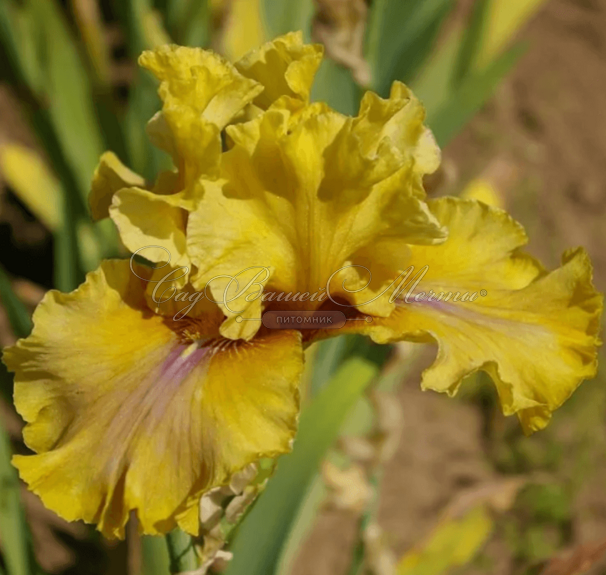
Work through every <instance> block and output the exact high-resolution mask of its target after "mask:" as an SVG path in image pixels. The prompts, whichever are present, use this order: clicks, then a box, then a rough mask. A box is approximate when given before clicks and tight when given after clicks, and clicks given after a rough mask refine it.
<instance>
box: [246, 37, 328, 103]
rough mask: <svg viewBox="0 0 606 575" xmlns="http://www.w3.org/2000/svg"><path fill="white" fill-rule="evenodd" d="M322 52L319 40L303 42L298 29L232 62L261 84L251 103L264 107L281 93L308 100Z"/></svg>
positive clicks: (248, 76)
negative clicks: (258, 92) (259, 90)
mask: <svg viewBox="0 0 606 575" xmlns="http://www.w3.org/2000/svg"><path fill="white" fill-rule="evenodd" d="M323 55H324V47H323V46H322V45H321V44H304V43H303V33H302V32H300V31H299V32H289V33H288V34H285V35H284V36H280V37H278V38H276V39H275V40H273V41H271V42H267V43H266V44H264V45H263V46H261V48H258V49H255V50H251V51H250V52H249V53H248V54H246V56H244V57H243V58H242V59H241V60H239V61H238V62H236V64H235V66H236V68H237V69H238V71H239V72H240V73H241V74H242V75H244V76H246V77H247V78H252V79H253V80H255V81H257V82H259V83H260V84H261V85H262V86H263V87H264V88H265V89H264V90H263V92H262V93H261V94H259V95H258V96H257V97H256V98H255V101H254V103H255V105H257V106H259V107H260V108H262V109H265V110H266V109H267V108H269V107H270V106H271V104H273V103H274V102H275V101H276V100H278V99H279V98H280V97H281V96H290V97H293V98H299V99H301V100H302V101H304V102H309V95H310V93H311V87H312V84H313V81H314V77H315V75H316V72H317V71H318V68H319V67H320V63H321V62H322V57H323Z"/></svg>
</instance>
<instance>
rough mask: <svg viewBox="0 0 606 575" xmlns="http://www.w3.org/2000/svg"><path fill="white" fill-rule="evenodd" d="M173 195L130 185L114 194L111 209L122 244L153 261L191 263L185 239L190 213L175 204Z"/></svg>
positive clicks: (177, 264) (179, 264)
mask: <svg viewBox="0 0 606 575" xmlns="http://www.w3.org/2000/svg"><path fill="white" fill-rule="evenodd" d="M172 197H173V196H163V195H157V194H154V193H152V192H148V191H147V190H141V189H139V188H127V189H123V190H120V192H118V193H117V194H116V195H115V196H114V200H113V203H112V205H111V207H110V210H109V211H110V215H111V218H112V220H113V221H114V223H115V224H116V227H117V228H118V232H119V233H120V238H121V239H122V243H124V245H125V246H126V248H127V249H128V250H130V251H131V252H132V253H138V254H139V255H141V256H142V257H144V258H146V259H148V260H149V261H151V262H154V263H161V262H170V263H171V265H173V266H175V267H180V266H189V265H190V262H189V257H188V255H187V249H186V238H185V226H186V222H187V212H186V210H184V209H182V208H181V207H179V206H178V205H174V204H173V203H172V202H171V198H172Z"/></svg>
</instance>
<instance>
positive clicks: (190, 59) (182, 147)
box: [139, 44, 263, 187]
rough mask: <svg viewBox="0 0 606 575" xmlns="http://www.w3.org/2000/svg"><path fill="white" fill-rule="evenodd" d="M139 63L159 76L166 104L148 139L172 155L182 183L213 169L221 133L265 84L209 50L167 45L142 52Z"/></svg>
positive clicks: (154, 119) (219, 146)
mask: <svg viewBox="0 0 606 575" xmlns="http://www.w3.org/2000/svg"><path fill="white" fill-rule="evenodd" d="M139 64H140V65H141V66H143V67H144V68H147V69H148V70H150V71H151V72H152V73H153V74H154V75H155V76H156V77H157V78H158V80H160V88H159V94H160V97H161V98H162V100H163V102H164V106H163V109H162V113H161V114H159V115H158V114H157V115H156V116H155V117H154V118H152V120H151V122H150V125H149V126H148V134H150V136H151V138H152V142H153V143H155V144H156V145H158V146H159V147H160V148H162V149H164V150H166V151H168V152H169V153H171V154H172V156H173V159H174V161H175V164H176V165H177V166H178V167H179V168H180V169H181V170H182V171H183V172H184V174H183V180H184V184H185V185H184V187H186V186H187V184H188V183H189V182H191V181H192V180H194V179H195V178H197V177H198V176H199V175H200V174H203V173H212V171H213V169H215V168H216V165H217V163H218V159H219V154H220V152H221V139H220V131H221V130H222V129H223V128H224V127H225V126H226V125H227V124H228V123H229V122H231V121H232V120H233V119H234V117H235V116H237V115H238V114H239V113H240V112H241V111H242V110H243V109H244V108H245V107H246V106H247V105H248V104H249V103H250V102H251V101H252V100H253V99H254V98H255V96H257V95H258V94H259V92H261V91H262V90H263V87H262V86H261V85H259V84H258V83H257V82H255V81H254V80H250V79H248V78H245V77H244V76H242V75H241V74H240V73H239V72H238V71H237V70H236V69H235V68H234V67H233V66H232V65H231V64H230V63H229V62H227V61H226V60H225V59H223V58H222V57H221V56H219V55H217V54H215V53H213V52H211V51H210V50H202V49H200V48H187V47H183V46H175V45H172V44H171V45H166V46H160V47H158V48H156V49H155V50H151V51H145V52H143V54H142V55H141V56H140V57H139Z"/></svg>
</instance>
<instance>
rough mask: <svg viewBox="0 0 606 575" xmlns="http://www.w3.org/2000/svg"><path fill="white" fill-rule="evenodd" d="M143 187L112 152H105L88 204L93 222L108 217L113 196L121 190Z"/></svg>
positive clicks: (141, 179) (138, 179)
mask: <svg viewBox="0 0 606 575" xmlns="http://www.w3.org/2000/svg"><path fill="white" fill-rule="evenodd" d="M131 187H138V188H144V187H145V180H144V179H143V178H142V177H141V176H139V175H138V174H136V173H135V172H133V171H132V170H130V169H128V168H127V167H126V166H125V165H124V164H123V163H122V162H121V161H120V160H119V159H118V157H117V156H116V154H114V153H113V152H105V153H104V154H103V155H102V156H101V158H100V160H99V165H98V166H97V169H96V170H95V174H94V176H93V182H92V185H91V191H90V195H89V196H88V202H89V205H90V212H91V215H92V217H93V219H94V220H102V219H103V218H107V217H108V216H109V206H110V205H111V203H112V199H113V197H114V194H115V193H116V192H117V191H119V190H121V189H122V188H131Z"/></svg>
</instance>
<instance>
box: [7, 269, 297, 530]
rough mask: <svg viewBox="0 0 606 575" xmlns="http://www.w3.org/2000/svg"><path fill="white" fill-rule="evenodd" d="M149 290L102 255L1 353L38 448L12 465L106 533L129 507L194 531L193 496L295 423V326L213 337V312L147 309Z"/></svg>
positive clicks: (51, 499)
mask: <svg viewBox="0 0 606 575" xmlns="http://www.w3.org/2000/svg"><path fill="white" fill-rule="evenodd" d="M144 289H145V282H144V281H142V280H140V279H138V278H137V277H136V276H135V275H134V274H133V273H132V271H131V269H130V267H129V262H128V261H111V262H104V264H103V265H102V267H101V268H100V269H99V270H97V271H96V272H93V273H91V274H89V275H88V277H87V281H86V283H85V284H83V285H82V286H81V287H80V288H79V289H78V290H76V291H75V292H72V293H71V294H61V293H58V292H55V291H53V292H49V294H48V295H47V296H46V298H45V300H44V301H43V303H42V304H41V305H40V306H39V308H38V309H37V311H36V313H35V315H34V323H35V327H34V330H33V332H32V335H31V336H30V337H28V338H27V339H25V340H20V341H19V342H18V343H17V345H16V346H14V347H12V348H9V349H7V350H6V351H5V354H4V361H5V362H6V364H7V365H8V367H9V369H11V370H12V371H15V373H16V376H15V381H16V385H15V404H16V407H17V409H18V411H19V412H20V414H21V415H22V416H23V418H24V419H25V420H26V422H27V423H28V425H27V426H26V428H25V431H24V436H25V440H26V442H27V444H28V445H29V446H30V447H31V448H32V449H33V450H34V451H36V452H37V453H38V454H37V455H32V456H16V457H15V458H14V463H15V465H16V466H17V467H18V469H19V471H20V474H21V477H22V478H23V479H24V481H25V482H26V483H27V484H28V485H29V488H30V489H31V490H32V491H34V492H35V493H37V494H38V495H39V496H40V497H41V499H42V501H43V502H44V504H45V505H46V506H47V507H48V508H50V509H52V510H53V511H55V512H56V513H58V514H59V515H61V516H62V517H64V518H65V519H67V520H78V519H82V520H84V521H86V522H89V523H96V524H98V528H99V530H100V531H101V532H102V533H103V534H104V535H105V536H107V537H123V536H124V527H125V524H126V522H127V521H128V517H129V514H130V512H131V511H133V510H134V511H136V513H137V516H138V519H139V524H140V528H141V531H142V532H143V533H147V534H159V533H165V532H167V531H169V530H171V529H173V528H174V527H175V526H176V525H177V524H179V525H180V526H181V527H182V528H185V529H187V530H188V531H189V532H191V533H193V534H196V533H197V530H198V525H197V522H195V520H194V521H192V518H193V517H195V515H194V514H195V511H194V510H195V509H197V505H198V501H199V497H200V495H201V494H202V493H203V492H205V491H207V490H209V489H211V488H213V487H215V486H218V485H222V484H225V483H227V482H228V481H229V479H230V477H231V475H232V474H233V473H234V472H236V471H239V470H240V469H242V468H244V467H245V466H246V465H248V464H250V463H251V462H252V461H254V460H256V459H258V458H259V457H273V456H275V455H277V454H279V453H283V452H286V451H288V450H289V449H290V444H291V441H292V437H293V434H294V430H295V427H296V420H297V413H298V392H297V384H298V379H299V376H300V373H301V370H302V357H303V356H302V349H301V343H300V338H299V336H298V334H296V333H293V332H285V331H283V332H275V333H271V334H264V335H261V334H260V335H259V336H258V338H257V339H255V342H254V343H245V342H234V341H229V340H222V339H221V338H218V337H216V333H217V327H218V326H217V324H216V323H215V322H214V320H213V321H205V318H204V317H201V316H198V317H197V318H192V319H191V320H189V321H181V322H178V321H172V320H169V319H167V318H163V317H160V316H157V315H155V314H153V313H151V312H150V311H149V310H148V308H147V307H146V305H145V299H144V296H143V291H144ZM209 338H211V339H209Z"/></svg>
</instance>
